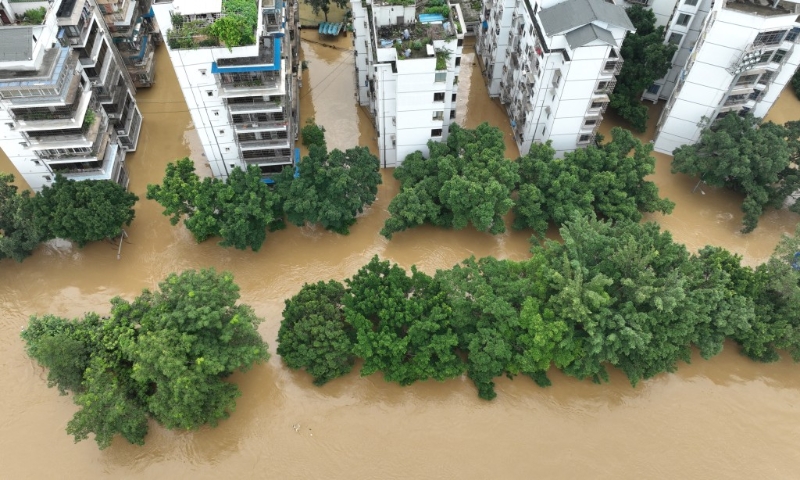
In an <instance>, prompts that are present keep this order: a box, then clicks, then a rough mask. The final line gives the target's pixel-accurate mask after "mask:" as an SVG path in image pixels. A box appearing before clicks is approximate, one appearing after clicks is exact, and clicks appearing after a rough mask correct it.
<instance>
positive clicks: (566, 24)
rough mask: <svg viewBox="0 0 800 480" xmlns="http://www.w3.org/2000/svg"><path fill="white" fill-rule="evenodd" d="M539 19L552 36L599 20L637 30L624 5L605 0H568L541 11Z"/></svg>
mask: <svg viewBox="0 0 800 480" xmlns="http://www.w3.org/2000/svg"><path fill="white" fill-rule="evenodd" d="M539 20H541V22H542V27H543V28H544V30H545V32H546V33H547V35H551V36H552V35H557V34H559V33H564V32H568V31H570V30H573V29H575V28H576V27H582V26H584V25H588V24H590V23H592V22H594V21H598V20H599V21H601V22H605V23H608V24H610V25H614V26H617V27H620V28H624V29H626V30H630V31H635V30H636V28H635V27H634V26H633V23H631V21H630V19H629V18H628V15H627V14H626V13H625V8H624V7H621V6H618V5H614V4H611V3H606V2H605V1H604V0H567V1H566V2H563V3H559V4H556V5H553V6H552V7H550V8H545V9H544V10H542V11H540V12H539Z"/></svg>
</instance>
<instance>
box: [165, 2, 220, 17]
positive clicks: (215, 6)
mask: <svg viewBox="0 0 800 480" xmlns="http://www.w3.org/2000/svg"><path fill="white" fill-rule="evenodd" d="M172 7H173V8H174V9H175V10H176V11H178V12H180V14H181V15H200V14H203V13H221V12H222V0H174V1H173V2H172Z"/></svg>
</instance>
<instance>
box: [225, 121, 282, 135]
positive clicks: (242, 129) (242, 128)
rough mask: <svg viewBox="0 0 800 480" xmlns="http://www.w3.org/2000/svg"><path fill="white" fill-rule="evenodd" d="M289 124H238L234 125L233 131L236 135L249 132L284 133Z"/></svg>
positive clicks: (269, 122) (275, 122)
mask: <svg viewBox="0 0 800 480" xmlns="http://www.w3.org/2000/svg"><path fill="white" fill-rule="evenodd" d="M288 126H289V123H288V122H287V121H285V120H283V121H266V122H240V123H234V124H233V129H234V131H235V132H236V133H251V132H253V133H254V132H274V131H285V130H286V128H287V127H288Z"/></svg>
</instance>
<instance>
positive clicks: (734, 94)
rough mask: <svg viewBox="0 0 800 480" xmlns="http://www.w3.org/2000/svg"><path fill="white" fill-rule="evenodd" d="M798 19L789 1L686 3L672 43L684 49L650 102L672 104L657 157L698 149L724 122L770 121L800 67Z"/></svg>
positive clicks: (798, 10)
mask: <svg viewBox="0 0 800 480" xmlns="http://www.w3.org/2000/svg"><path fill="white" fill-rule="evenodd" d="M656 1H658V0H656ZM669 1H672V2H674V0H669ZM798 14H800V6H799V5H798V3H793V2H788V1H786V0H783V1H781V0H773V1H767V0H752V1H751V0H729V1H724V0H722V1H720V0H717V1H716V2H715V1H714V0H679V1H678V2H677V5H676V7H675V10H674V13H673V15H672V17H671V18H670V20H669V22H668V28H667V31H666V38H665V41H666V42H670V43H673V44H675V45H677V46H678V52H677V53H676V54H675V57H674V59H673V63H672V68H671V69H670V71H669V73H668V74H667V75H666V77H665V78H663V79H660V80H658V81H657V82H655V83H654V84H653V85H652V86H651V87H650V88H649V89H648V90H647V91H646V92H645V93H644V94H643V96H642V98H643V99H646V100H651V101H653V102H656V101H658V100H666V106H665V108H664V110H663V112H662V114H661V117H660V118H659V120H658V123H657V127H656V128H657V130H656V138H655V150H656V151H659V152H662V153H667V154H672V152H673V150H675V149H676V148H678V147H680V146H682V145H687V144H692V143H695V142H696V141H697V140H698V139H699V138H700V133H701V132H702V130H703V129H704V128H705V127H707V126H708V125H709V124H711V123H712V122H713V121H714V120H716V119H717V118H719V117H720V116H722V115H729V114H736V113H738V114H744V113H746V112H751V113H753V114H754V115H755V116H757V117H763V116H765V115H766V114H767V112H768V111H769V109H770V108H771V107H772V104H773V103H774V102H775V100H776V99H777V98H778V95H780V93H781V91H782V90H783V88H784V86H785V85H786V83H787V82H789V81H790V80H791V77H792V75H794V72H795V71H796V70H797V67H798V64H799V63H800V48H797V43H798V41H800V40H799V39H800V22H799V20H800V17H798Z"/></svg>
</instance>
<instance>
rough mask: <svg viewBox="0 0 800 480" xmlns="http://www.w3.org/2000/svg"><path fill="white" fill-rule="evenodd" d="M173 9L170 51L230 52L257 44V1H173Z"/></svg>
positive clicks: (169, 31) (168, 37)
mask: <svg viewBox="0 0 800 480" xmlns="http://www.w3.org/2000/svg"><path fill="white" fill-rule="evenodd" d="M173 7H174V14H173V15H172V28H171V29H169V30H168V31H167V43H168V44H169V47H170V48H173V49H182V48H198V47H218V46H220V45H226V46H227V47H229V48H232V47H240V46H247V45H253V44H255V42H256V38H255V35H256V33H257V32H256V30H257V28H258V16H259V11H258V0H249V1H243V2H242V1H233V0H175V1H174V3H173ZM214 9H216V11H214ZM220 13H221V15H220ZM218 22H221V23H219V25H215V24H217V23H218ZM223 24H224V26H223ZM240 25H246V26H247V27H249V28H247V27H246V29H242V28H241V27H240ZM218 27H222V28H218ZM250 28H251V30H250Z"/></svg>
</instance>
